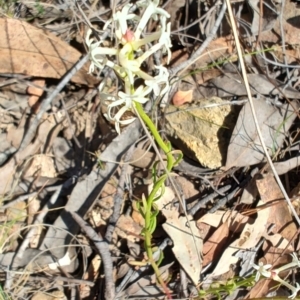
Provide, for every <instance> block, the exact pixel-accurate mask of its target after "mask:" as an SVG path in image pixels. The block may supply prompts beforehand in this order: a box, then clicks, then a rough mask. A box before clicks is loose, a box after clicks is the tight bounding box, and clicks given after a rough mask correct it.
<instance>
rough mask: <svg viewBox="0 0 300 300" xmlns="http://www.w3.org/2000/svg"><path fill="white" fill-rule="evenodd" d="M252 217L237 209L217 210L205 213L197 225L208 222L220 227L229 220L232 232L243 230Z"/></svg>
mask: <svg viewBox="0 0 300 300" xmlns="http://www.w3.org/2000/svg"><path fill="white" fill-rule="evenodd" d="M249 220H250V218H249V217H248V216H244V215H242V214H240V213H238V212H237V211H219V210H217V211H215V212H214V213H212V214H205V215H204V216H203V217H201V218H200V219H199V220H198V221H197V226H198V225H199V226H200V223H206V224H208V225H210V226H212V227H219V226H221V224H223V223H225V222H227V223H228V228H229V230H230V231H232V232H241V231H242V228H243V226H244V225H245V224H246V223H247V222H249Z"/></svg>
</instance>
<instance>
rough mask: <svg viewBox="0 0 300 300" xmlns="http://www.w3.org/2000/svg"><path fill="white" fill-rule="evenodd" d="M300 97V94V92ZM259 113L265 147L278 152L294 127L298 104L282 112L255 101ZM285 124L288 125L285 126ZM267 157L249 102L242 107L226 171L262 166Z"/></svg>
mask: <svg viewBox="0 0 300 300" xmlns="http://www.w3.org/2000/svg"><path fill="white" fill-rule="evenodd" d="M298 94H299V93H298ZM253 104H254V106H255V112H256V116H257V120H258V123H259V127H260V130H261V133H262V136H263V139H264V142H265V144H266V145H267V146H268V147H269V148H270V151H271V150H273V152H274V151H276V150H277V149H278V148H279V147H280V146H281V145H282V143H283V141H284V139H285V137H286V131H287V130H288V129H289V128H290V126H291V125H292V124H293V121H294V119H295V118H296V116H297V115H296V114H295V112H294V109H297V108H298V107H299V103H298V102H296V101H293V102H291V105H290V104H284V105H282V107H281V108H280V109H278V108H277V107H275V106H271V105H270V104H268V103H267V102H266V100H265V99H263V98H260V99H255V98H253ZM283 125H284V126H283ZM264 160H265V155H264V152H263V149H262V147H261V143H260V141H259V137H258V135H257V130H256V125H255V123H254V119H253V116H252V112H251V108H250V104H249V102H248V103H246V104H245V105H244V107H243V108H242V110H241V112H240V114H239V118H238V120H237V122H236V126H235V128H234V130H233V133H232V136H231V140H230V144H229V147H228V152H227V159H226V167H225V168H226V169H227V170H228V169H230V168H232V167H233V166H235V167H244V166H249V165H254V164H257V163H261V162H262V161H264Z"/></svg>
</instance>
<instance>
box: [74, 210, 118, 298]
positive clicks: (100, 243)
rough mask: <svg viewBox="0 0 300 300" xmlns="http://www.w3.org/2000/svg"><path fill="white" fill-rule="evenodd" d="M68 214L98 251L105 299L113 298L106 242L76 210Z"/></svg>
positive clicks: (111, 266) (113, 289)
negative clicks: (101, 264)
mask: <svg viewBox="0 0 300 300" xmlns="http://www.w3.org/2000/svg"><path fill="white" fill-rule="evenodd" d="M70 214H71V215H72V217H73V218H74V220H75V221H76V222H77V224H78V225H79V226H80V228H81V229H82V230H83V231H84V232H85V233H86V235H87V236H88V237H89V238H90V239H91V240H92V241H93V243H94V244H95V246H96V248H97V250H98V251H99V253H100V255H101V258H102V262H103V266H104V274H105V299H106V300H113V299H115V283H114V279H113V263H112V259H111V256H110V252H109V248H108V243H107V242H106V241H104V240H103V238H102V237H101V236H100V233H98V234H97V233H96V231H95V230H94V229H93V228H92V227H91V226H90V225H89V224H88V223H87V222H85V221H84V220H83V219H82V218H81V217H80V216H79V215H78V214H77V213H76V212H72V211H70Z"/></svg>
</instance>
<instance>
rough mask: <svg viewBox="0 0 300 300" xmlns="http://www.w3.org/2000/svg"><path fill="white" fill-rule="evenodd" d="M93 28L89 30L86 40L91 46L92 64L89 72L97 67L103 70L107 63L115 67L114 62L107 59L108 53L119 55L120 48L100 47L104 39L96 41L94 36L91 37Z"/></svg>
mask: <svg viewBox="0 0 300 300" xmlns="http://www.w3.org/2000/svg"><path fill="white" fill-rule="evenodd" d="M91 34H92V30H91V29H89V30H88V31H87V35H86V39H85V42H86V44H87V46H88V47H89V52H90V61H91V65H90V68H89V73H92V72H94V70H95V67H97V68H99V70H102V69H103V68H104V66H105V65H108V66H109V67H111V68H113V67H114V63H113V62H111V61H110V60H108V59H107V57H106V55H117V53H118V50H117V49H113V48H106V47H100V45H101V43H102V41H97V42H95V41H94V39H93V38H90V36H91Z"/></svg>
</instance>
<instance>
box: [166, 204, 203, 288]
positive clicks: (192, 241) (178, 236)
mask: <svg viewBox="0 0 300 300" xmlns="http://www.w3.org/2000/svg"><path fill="white" fill-rule="evenodd" d="M161 212H162V214H163V215H164V216H165V217H166V219H167V221H166V222H165V223H164V224H163V228H164V230H165V231H166V232H167V233H168V235H169V236H170V238H171V239H172V241H173V244H174V246H173V248H172V251H173V253H174V255H175V257H176V258H177V260H178V262H179V263H180V265H181V266H182V268H183V269H184V270H185V271H186V273H187V274H188V275H189V277H190V278H191V280H192V281H193V283H194V284H195V285H197V284H198V281H199V277H200V273H201V269H202V261H199V257H201V256H202V255H201V252H202V245H203V244H202V239H200V238H199V236H198V235H197V234H196V233H197V232H198V230H197V227H196V225H195V221H193V220H190V222H189V223H188V222H187V219H186V217H179V213H178V212H177V211H175V210H167V209H162V210H161ZM189 226H190V227H189ZM192 233H193V234H194V237H193V235H192ZM198 251H200V253H199V252H198Z"/></svg>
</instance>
